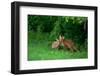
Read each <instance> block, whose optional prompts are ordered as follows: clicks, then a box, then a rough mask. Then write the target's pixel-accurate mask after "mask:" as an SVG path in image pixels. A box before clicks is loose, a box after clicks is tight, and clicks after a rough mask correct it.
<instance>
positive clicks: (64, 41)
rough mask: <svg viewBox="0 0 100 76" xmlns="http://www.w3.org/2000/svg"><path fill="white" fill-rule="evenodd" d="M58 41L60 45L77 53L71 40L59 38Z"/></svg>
mask: <svg viewBox="0 0 100 76" xmlns="http://www.w3.org/2000/svg"><path fill="white" fill-rule="evenodd" d="M60 41H61V43H62V44H63V46H64V47H65V48H68V49H70V50H71V51H77V48H76V46H75V45H74V42H73V41H72V40H69V39H64V37H63V36H62V37H61V36H60Z"/></svg>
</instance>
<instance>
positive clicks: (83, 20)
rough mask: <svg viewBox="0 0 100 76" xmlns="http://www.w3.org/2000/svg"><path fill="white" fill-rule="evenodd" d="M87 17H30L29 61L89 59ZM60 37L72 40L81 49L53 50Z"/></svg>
mask: <svg viewBox="0 0 100 76" xmlns="http://www.w3.org/2000/svg"><path fill="white" fill-rule="evenodd" d="M87 23H88V19H87V17H76V16H43V15H28V59H29V60H43V59H44V60H46V59H75V58H87V55H88V54H87ZM59 35H63V36H64V37H65V39H71V40H72V41H73V42H74V43H75V45H76V46H77V47H78V48H79V49H80V52H76V53H72V52H68V51H69V50H66V49H65V50H63V49H61V50H57V49H52V48H51V45H52V43H53V41H55V40H56V39H57V38H58V37H59Z"/></svg>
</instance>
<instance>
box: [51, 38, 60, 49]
mask: <svg viewBox="0 0 100 76" xmlns="http://www.w3.org/2000/svg"><path fill="white" fill-rule="evenodd" d="M60 46H61V37H60V36H59V39H56V41H54V42H53V43H52V48H57V49H59V48H60Z"/></svg>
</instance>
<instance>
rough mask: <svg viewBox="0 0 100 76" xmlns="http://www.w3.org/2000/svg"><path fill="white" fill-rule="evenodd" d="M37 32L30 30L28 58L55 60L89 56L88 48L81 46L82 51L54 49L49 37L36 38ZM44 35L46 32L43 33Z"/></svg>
mask: <svg viewBox="0 0 100 76" xmlns="http://www.w3.org/2000/svg"><path fill="white" fill-rule="evenodd" d="M35 35H36V33H32V32H29V34H28V36H29V39H28V40H29V41H28V60H29V61H31V60H54V59H83V58H87V57H88V53H87V49H86V48H84V47H81V50H80V51H77V52H70V51H69V50H67V49H64V50H63V49H60V50H58V49H52V48H51V45H49V41H48V40H47V38H45V39H44V38H43V39H44V40H43V39H42V40H39V41H38V40H36V36H35ZM43 36H44V34H43Z"/></svg>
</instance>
